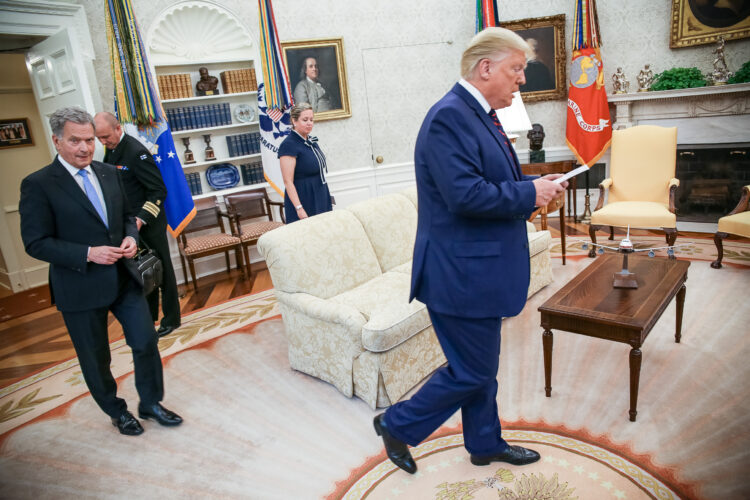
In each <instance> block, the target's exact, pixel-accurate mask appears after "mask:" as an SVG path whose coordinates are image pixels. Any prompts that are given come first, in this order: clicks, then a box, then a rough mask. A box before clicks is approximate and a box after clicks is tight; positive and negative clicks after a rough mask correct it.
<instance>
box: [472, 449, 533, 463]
mask: <svg viewBox="0 0 750 500" xmlns="http://www.w3.org/2000/svg"><path fill="white" fill-rule="evenodd" d="M539 458H540V457H539V453H537V452H535V451H534V450H529V449H528V448H523V447H521V446H508V449H507V450H505V451H504V452H502V453H499V454H497V455H491V456H489V457H477V456H474V455H471V463H473V464H474V465H489V464H490V462H508V463H509V464H513V465H527V464H533V463H534V462H536V461H537V460H539Z"/></svg>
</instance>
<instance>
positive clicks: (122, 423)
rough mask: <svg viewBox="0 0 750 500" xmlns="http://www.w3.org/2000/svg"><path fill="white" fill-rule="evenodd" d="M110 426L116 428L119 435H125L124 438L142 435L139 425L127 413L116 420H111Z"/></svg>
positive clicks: (141, 428)
mask: <svg viewBox="0 0 750 500" xmlns="http://www.w3.org/2000/svg"><path fill="white" fill-rule="evenodd" d="M112 425H114V426H115V427H117V429H118V430H119V431H120V434H125V435H126V436H137V435H138V434H143V427H141V423H140V422H138V420H136V418H135V417H134V416H133V414H132V413H130V412H129V411H126V412H125V413H123V414H122V415H120V416H119V417H117V418H113V419H112Z"/></svg>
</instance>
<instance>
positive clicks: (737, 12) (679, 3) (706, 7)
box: [669, 0, 750, 49]
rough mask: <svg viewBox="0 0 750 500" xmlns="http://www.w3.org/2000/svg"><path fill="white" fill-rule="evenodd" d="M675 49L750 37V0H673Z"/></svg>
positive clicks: (671, 38)
mask: <svg viewBox="0 0 750 500" xmlns="http://www.w3.org/2000/svg"><path fill="white" fill-rule="evenodd" d="M670 33H671V36H670V39H669V46H670V47H671V48H673V49H675V48H679V47H691V46H693V45H703V44H707V43H714V42H716V41H717V40H718V39H719V37H720V36H722V37H724V40H735V39H738V38H748V37H750V2H748V1H746V0H744V1H743V0H724V1H720V0H672V29H671V31H670Z"/></svg>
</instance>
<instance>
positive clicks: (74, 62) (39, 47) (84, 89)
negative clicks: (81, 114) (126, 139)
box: [26, 28, 103, 158]
mask: <svg viewBox="0 0 750 500" xmlns="http://www.w3.org/2000/svg"><path fill="white" fill-rule="evenodd" d="M26 68H27V69H28V71H29V76H30V78H31V86H32V88H33V89H34V97H35V98H36V104H37V107H38V108H39V113H40V115H41V117H42V123H43V124H44V129H45V131H46V132H47V143H48V144H49V147H50V151H51V152H52V155H53V156H54V155H55V154H56V151H55V149H54V146H53V145H52V141H51V139H50V136H51V135H52V130H51V129H50V126H49V116H50V115H51V114H52V113H53V112H54V111H55V110H57V109H60V108H63V107H66V106H79V107H81V108H83V109H85V110H86V111H88V112H89V113H91V114H92V115H93V114H94V113H96V111H97V110H96V109H94V100H93V98H92V96H91V90H90V86H89V82H88V79H87V78H86V69H85V67H84V64H83V61H82V60H81V56H80V54H78V53H77V52H76V51H74V50H73V49H72V48H71V42H70V37H69V34H68V30H67V29H65V28H63V29H61V30H60V31H58V32H57V33H55V34H54V35H52V36H50V37H48V38H47V39H46V40H44V41H43V42H40V43H38V44H36V45H34V46H33V47H31V49H29V51H28V52H27V53H26ZM96 146H97V150H98V151H97V158H101V157H102V156H103V148H102V146H101V144H99V143H98V141H97V143H96Z"/></svg>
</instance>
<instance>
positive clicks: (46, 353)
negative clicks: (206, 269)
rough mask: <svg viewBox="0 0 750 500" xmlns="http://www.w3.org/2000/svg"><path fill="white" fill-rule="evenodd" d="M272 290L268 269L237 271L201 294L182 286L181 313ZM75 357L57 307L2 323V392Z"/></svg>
mask: <svg viewBox="0 0 750 500" xmlns="http://www.w3.org/2000/svg"><path fill="white" fill-rule="evenodd" d="M272 286H273V285H272V284H271V277H270V275H269V274H268V270H267V269H265V267H263V268H262V269H260V268H259V269H258V270H256V269H255V268H253V276H252V279H251V280H248V279H244V278H243V276H242V274H241V273H240V272H239V271H238V270H236V269H233V270H232V272H231V273H226V272H222V273H218V274H214V275H211V276H206V277H204V278H201V279H199V280H198V292H197V293H196V292H194V291H193V287H192V286H190V287H189V288H186V287H185V286H183V285H179V286H178V290H179V292H180V296H181V297H180V311H181V312H182V314H188V313H190V312H192V311H195V310H197V309H202V308H204V307H210V306H214V305H216V304H220V303H222V302H225V301H227V300H230V299H233V298H236V297H240V296H242V295H247V294H250V293H258V292H262V291H264V290H268V289H270V288H271V287H272ZM2 299H3V297H0V300H2ZM121 337H122V328H121V327H120V324H119V323H118V322H117V321H115V320H114V318H113V317H112V315H111V314H110V328H109V338H110V341H114V340H117V339H119V338H121ZM75 355H76V354H75V350H74V349H73V344H72V343H71V341H70V338H69V337H68V332H67V330H66V328H65V324H64V323H63V318H62V314H60V312H59V311H58V310H57V309H56V308H55V307H48V308H46V309H42V310H40V311H37V312H34V313H31V314H27V315H25V316H21V317H18V318H14V319H11V320H9V321H4V322H2V323H0V388H2V387H7V386H8V385H10V384H12V383H13V382H16V381H17V380H20V379H22V378H24V377H27V376H29V375H32V374H34V373H37V372H40V371H42V370H44V369H45V368H47V367H49V366H52V365H55V364H57V363H60V362H62V361H66V360H68V359H72V358H74V357H75Z"/></svg>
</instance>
